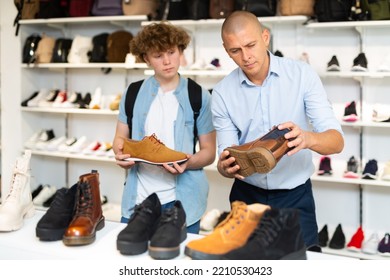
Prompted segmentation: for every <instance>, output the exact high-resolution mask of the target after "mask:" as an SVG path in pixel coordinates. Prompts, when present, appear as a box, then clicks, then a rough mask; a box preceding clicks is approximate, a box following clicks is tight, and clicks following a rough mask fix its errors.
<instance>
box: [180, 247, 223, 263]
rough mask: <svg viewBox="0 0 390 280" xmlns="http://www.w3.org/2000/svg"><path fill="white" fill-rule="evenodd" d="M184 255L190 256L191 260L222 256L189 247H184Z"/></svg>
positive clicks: (213, 258)
mask: <svg viewBox="0 0 390 280" xmlns="http://www.w3.org/2000/svg"><path fill="white" fill-rule="evenodd" d="M184 255H186V256H188V257H190V258H191V259H193V260H221V259H222V256H223V254H208V253H204V252H200V251H196V250H193V249H191V248H189V247H185V249H184Z"/></svg>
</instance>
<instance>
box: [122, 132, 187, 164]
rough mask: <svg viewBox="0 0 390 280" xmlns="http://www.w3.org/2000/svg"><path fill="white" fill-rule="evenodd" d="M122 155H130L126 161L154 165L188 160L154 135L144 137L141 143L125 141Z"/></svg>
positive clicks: (183, 154) (130, 140)
mask: <svg viewBox="0 0 390 280" xmlns="http://www.w3.org/2000/svg"><path fill="white" fill-rule="evenodd" d="M123 153H124V154H129V155H130V158H127V159H126V160H132V161H141V162H145V163H149V164H154V165H162V164H163V163H167V164H172V163H173V162H177V163H180V162H185V161H186V160H187V159H188V158H187V155H186V154H185V153H182V152H177V151H174V150H171V149H169V148H168V147H167V146H165V145H164V144H163V143H162V142H161V141H160V140H158V138H157V137H156V135H155V134H154V133H153V134H152V135H151V136H145V137H144V138H143V139H142V140H141V141H136V140H132V139H126V140H125V142H124V143H123Z"/></svg>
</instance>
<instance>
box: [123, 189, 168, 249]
mask: <svg viewBox="0 0 390 280" xmlns="http://www.w3.org/2000/svg"><path fill="white" fill-rule="evenodd" d="M160 216H161V203H160V199H159V198H158V196H157V194H156V193H152V194H151V195H149V196H148V197H147V198H146V199H145V200H144V201H142V203H141V204H137V205H136V206H135V208H134V212H133V213H132V214H131V216H130V218H129V221H128V222H127V226H126V227H125V228H124V229H123V230H122V231H121V232H120V233H119V234H118V237H117V240H116V247H117V249H118V251H119V252H120V253H121V254H122V255H139V254H142V253H144V252H146V250H147V249H148V242H149V240H150V239H151V238H152V236H153V234H154V233H155V231H156V229H157V225H158V222H159V219H160Z"/></svg>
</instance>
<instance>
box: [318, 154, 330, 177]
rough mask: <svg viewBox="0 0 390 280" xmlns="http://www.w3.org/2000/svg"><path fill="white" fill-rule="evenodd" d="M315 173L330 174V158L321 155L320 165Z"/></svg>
mask: <svg viewBox="0 0 390 280" xmlns="http://www.w3.org/2000/svg"><path fill="white" fill-rule="evenodd" d="M317 175H320V176H322V175H332V166H331V160H330V157H328V156H323V157H322V158H321V160H320V166H319V168H318V172H317Z"/></svg>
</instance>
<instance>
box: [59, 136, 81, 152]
mask: <svg viewBox="0 0 390 280" xmlns="http://www.w3.org/2000/svg"><path fill="white" fill-rule="evenodd" d="M76 142H77V138H76V137H69V138H67V139H66V140H65V142H64V143H62V144H60V145H59V146H58V151H59V152H68V151H69V149H70V147H71V146H72V145H73V144H75V143H76Z"/></svg>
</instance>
